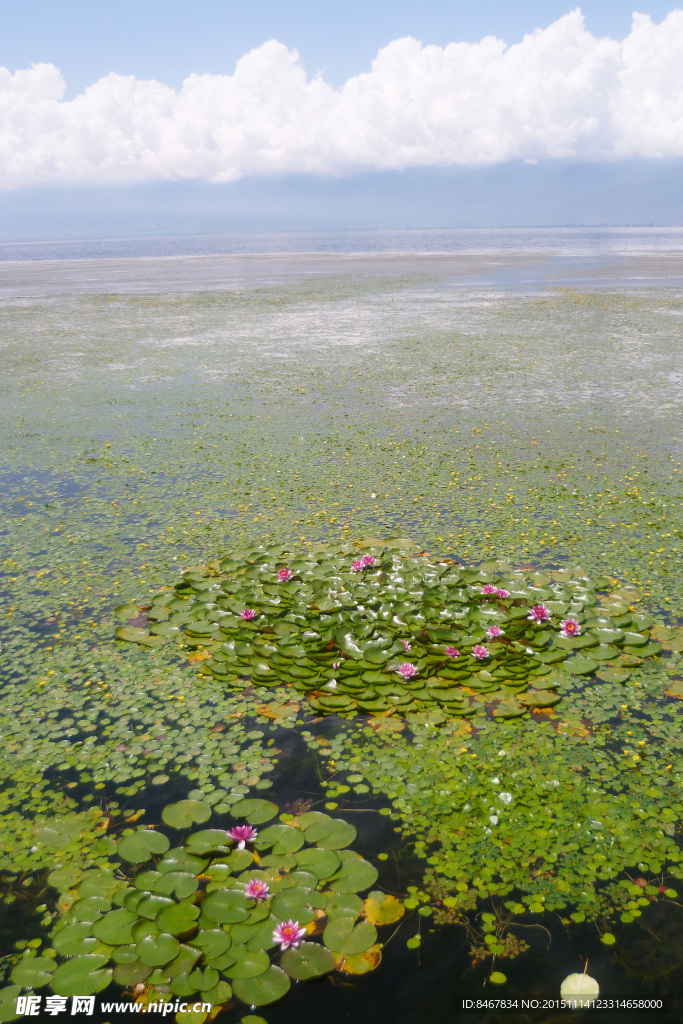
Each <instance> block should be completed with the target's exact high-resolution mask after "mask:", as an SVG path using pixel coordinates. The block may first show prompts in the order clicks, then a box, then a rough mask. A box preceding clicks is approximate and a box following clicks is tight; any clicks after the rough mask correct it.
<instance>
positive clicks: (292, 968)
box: [280, 942, 334, 981]
mask: <svg viewBox="0 0 683 1024" xmlns="http://www.w3.org/2000/svg"><path fill="white" fill-rule="evenodd" d="M280 965H281V967H282V969H283V971H285V973H286V974H288V975H289V976H290V978H294V979H295V981H308V980H309V979H310V978H320V977H322V975H324V974H329V972H330V971H333V970H334V956H333V955H332V953H331V952H330V951H329V949H326V948H325V946H321V945H320V944H319V943H318V942H302V943H301V945H300V946H299V947H298V948H297V949H287V950H285V952H284V953H283V955H282V957H281V959H280Z"/></svg>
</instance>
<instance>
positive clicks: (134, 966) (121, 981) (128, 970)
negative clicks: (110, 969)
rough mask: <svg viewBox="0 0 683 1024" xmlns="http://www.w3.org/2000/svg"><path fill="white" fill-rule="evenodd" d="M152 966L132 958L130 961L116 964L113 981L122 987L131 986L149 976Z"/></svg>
mask: <svg viewBox="0 0 683 1024" xmlns="http://www.w3.org/2000/svg"><path fill="white" fill-rule="evenodd" d="M151 973H152V968H151V967H150V966H149V965H148V964H143V963H142V962H141V961H140V960H133V961H132V962H131V963H125V964H117V965H116V967H115V968H114V981H115V982H116V984H117V985H121V986H122V987H123V988H132V986H133V985H140V984H142V983H143V982H144V981H146V980H147V978H149V976H150V974H151Z"/></svg>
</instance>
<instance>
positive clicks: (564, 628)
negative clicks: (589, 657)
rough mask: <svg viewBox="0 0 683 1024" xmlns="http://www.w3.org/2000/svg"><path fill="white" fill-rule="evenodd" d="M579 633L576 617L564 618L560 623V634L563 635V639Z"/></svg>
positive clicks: (579, 627)
mask: <svg viewBox="0 0 683 1024" xmlns="http://www.w3.org/2000/svg"><path fill="white" fill-rule="evenodd" d="M580 633H581V626H580V625H579V624H578V622H577V621H576V619H565V620H564V622H561V623H560V636H563V637H564V638H565V640H571V638H572V637H573V636H579V635H580Z"/></svg>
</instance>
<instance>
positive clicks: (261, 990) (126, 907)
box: [3, 798, 403, 1019]
mask: <svg viewBox="0 0 683 1024" xmlns="http://www.w3.org/2000/svg"><path fill="white" fill-rule="evenodd" d="M232 814H233V815H234V816H236V817H242V818H245V819H246V821H247V822H248V824H246V825H237V826H233V827H231V828H228V829H225V828H208V829H203V830H201V831H198V832H190V833H189V834H188V835H186V836H185V838H184V841H183V842H182V843H181V844H180V845H178V846H173V847H172V846H171V841H170V839H169V838H168V836H167V835H166V834H165V833H163V832H160V831H158V830H156V829H149V828H146V829H145V828H138V829H137V830H136V831H133V830H129V831H127V832H126V833H124V835H123V836H122V837H121V838H120V839H119V841H118V843H117V844H115V847H114V851H113V853H112V855H111V857H110V860H109V862H108V863H107V864H106V865H102V866H101V867H100V868H99V869H94V870H90V871H87V872H85V874H83V875H82V876H80V877H79V878H78V879H77V881H76V882H75V884H74V885H73V887H71V886H69V887H67V888H66V889H65V890H64V891H63V892H62V893H61V895H60V897H59V901H58V906H59V909H60V911H61V913H60V915H59V917H58V919H57V922H56V924H55V925H54V927H53V929H52V931H51V934H50V939H49V941H50V945H49V947H47V948H44V949H43V950H42V951H41V952H40V954H38V952H37V946H40V943H37V944H35V943H34V944H32V945H31V946H30V947H29V948H26V949H25V950H24V952H23V954H22V955H21V956H20V957H19V959H18V960H17V962H16V963H15V966H14V967H13V969H12V972H11V976H10V990H11V992H10V995H11V996H12V997H14V996H16V995H17V994H20V993H21V992H22V991H23V990H24V989H31V990H33V989H41V988H47V989H49V990H50V991H52V992H54V993H56V994H57V995H60V996H72V995H89V994H92V993H96V992H101V991H102V990H103V989H105V988H106V987H107V986H108V985H109V984H110V983H111V982H112V981H113V982H115V983H116V984H118V985H121V986H124V987H126V988H129V989H132V990H133V992H134V993H135V995H136V998H138V999H140V1000H142V1001H143V1002H149V1001H150V1000H154V1001H162V1002H164V1001H172V1000H173V999H175V998H176V997H181V998H183V999H191V998H192V997H193V996H195V995H196V996H197V998H199V999H201V1000H202V1001H204V1002H209V1003H211V1004H212V1005H213V1006H214V1008H215V1007H219V1006H221V1005H222V1004H225V1003H227V1002H228V1001H229V1000H230V999H231V998H232V997H233V996H234V997H236V998H237V999H240V1000H242V1002H244V1003H246V1004H248V1005H254V1006H263V1005H266V1004H268V1003H271V1002H274V1001H275V1000H277V999H280V998H281V997H282V996H284V995H285V994H286V992H287V991H288V989H289V987H290V979H295V980H297V981H305V980H309V979H311V978H318V977H321V976H323V975H325V974H328V973H329V972H331V971H334V970H339V971H343V972H345V973H349V974H353V973H365V972H366V971H367V970H370V969H373V968H374V967H376V966H377V965H378V964H379V962H380V960H381V952H380V947H379V946H378V944H377V928H376V926H381V925H383V924H390V923H392V922H394V921H396V920H398V918H399V917H400V916H401V915H402V913H403V907H402V905H401V904H400V902H399V901H398V900H396V899H395V898H394V897H386V896H385V894H384V893H382V892H377V891H373V892H371V893H370V895H369V896H368V897H367V899H366V900H365V901H363V899H361V898H360V897H359V896H358V893H359V892H362V891H364V890H368V889H371V887H372V886H373V885H374V883H375V881H376V879H377V870H376V869H375V868H374V867H373V866H372V864H370V863H369V862H368V861H366V860H364V859H363V858H362V857H361V856H359V855H358V854H357V853H354V852H353V850H350V849H349V846H350V845H351V843H353V841H354V840H355V838H356V829H355V828H354V826H353V825H351V824H349V823H348V822H346V821H344V820H343V819H341V818H333V817H330V816H329V815H327V814H324V813H322V812H320V811H309V812H307V813H305V814H301V815H298V816H296V817H293V816H292V815H287V814H285V815H282V816H280V819H279V820H277V814H278V808H277V806H276V804H274V803H272V802H271V801H269V800H264V799H262V798H245V799H242V800H240V801H238V802H237V803H235V804H234V805H233V807H232ZM209 815H210V808H209V806H208V805H206V804H202V802H201V801H197V800H182V801H178V802H176V803H175V804H170V805H168V806H167V807H166V808H165V809H164V812H163V815H162V817H163V820H164V821H165V822H166V823H168V824H169V825H170V826H171V827H173V828H177V829H184V828H185V827H186V825H187V824H188V823H190V822H191V821H192V820H198V819H202V820H208V817H209ZM283 819H284V820H283ZM268 822H273V823H272V824H267V823H268ZM262 824H266V826H267V827H265V828H263V829H259V830H258V834H257V830H256V829H255V828H254V826H255V825H262ZM247 833H248V834H247ZM236 838H237V839H239V842H238V844H237V847H235V846H234V840H235V839H236ZM246 842H248V843H249V844H253V846H254V849H253V850H252V849H247V848H246V847H245V845H244V844H245V843H246ZM131 869H133V870H134V873H133V874H131ZM51 878H52V881H53V883H55V884H56V883H57V881H58V880H59V875H58V873H55V874H53V875H52V876H51ZM65 880H66V881H67V883H68V882H72V883H73V881H74V876H73V874H71V873H69V872H67V873H66V876H65ZM385 901H389V902H388V903H385ZM359 919H360V920H359ZM275 946H279V950H280V953H281V954H282V955H281V956H280V957H279V958H278V959H276V960H275V961H274V960H273V959H272V955H273V954H272V952H271V951H272V950H273V948H274V947H275ZM6 991H7V990H6ZM5 1001H7V1000H5ZM3 1019H13V1018H12V1017H11V1016H10V1017H7V1018H3Z"/></svg>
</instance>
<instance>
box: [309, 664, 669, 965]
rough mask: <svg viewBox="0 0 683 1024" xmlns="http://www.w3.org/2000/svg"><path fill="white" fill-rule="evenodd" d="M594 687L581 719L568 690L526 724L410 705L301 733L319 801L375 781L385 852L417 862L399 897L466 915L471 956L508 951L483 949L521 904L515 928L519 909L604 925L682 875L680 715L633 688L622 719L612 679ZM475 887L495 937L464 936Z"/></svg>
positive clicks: (665, 895) (624, 918)
mask: <svg viewBox="0 0 683 1024" xmlns="http://www.w3.org/2000/svg"><path fill="white" fill-rule="evenodd" d="M600 688H601V690H603V691H604V693H603V695H602V696H601V704H602V705H603V715H604V718H603V720H602V721H601V720H600V714H599V712H598V714H597V715H596V719H597V721H595V722H592V721H591V720H590V719H591V716H592V708H591V707H590V706H586V705H585V704H584V707H583V713H584V715H585V716H586V717H585V718H584V719H581V718H580V717H579V715H578V714H577V707H579V706H580V701H581V695H580V694H576V695H573V697H571V698H568V703H570V704H571V703H572V701H573V703H574V706H573V707H569V708H567V712H568V714H567V717H564V716H562V717H561V716H559V715H555V716H554V717H553V718H552V719H546V720H544V721H541V722H539V723H535V722H532V721H530V720H529V719H526V720H523V719H522V720H513V721H506V722H503V723H499V724H496V725H494V724H493V723H492V722H491V721H490V720H489V719H487V718H484V717H481V716H480V717H479V718H478V719H476V720H475V721H474V722H469V721H456V720H452V721H448V722H445V723H443V725H442V726H441V728H440V729H436V728H435V727H434V724H435V723H434V722H433V721H432V719H431V718H430V716H429V715H424V716H422V717H421V719H420V717H419V716H414V717H413V721H412V723H411V731H410V732H409V731H408V730H407V728H406V727H405V726H404V725H403V723H401V722H400V721H396V720H394V719H375V720H372V721H370V722H369V723H367V724H365V725H364V726H362V725H361V723H359V722H353V723H350V724H349V725H347V727H346V729H345V730H344V731H343V732H338V733H337V734H336V735H335V736H334V737H333V738H332V739H331V740H330V739H327V738H325V737H324V736H322V737H316V736H314V735H313V734H312V733H310V732H308V733H306V734H305V735H306V736H307V740H308V742H309V744H310V745H311V746H312V747H313V748H314V749H315V750H317V751H318V754H319V756H320V758H321V766H324V765H325V764H326V765H327V766H328V771H327V773H326V774H327V780H326V783H325V784H326V786H327V789H328V796H329V798H330V801H331V803H330V804H328V806H333V807H334V806H336V803H335V801H336V800H339V799H340V798H341V799H346V800H351V801H355V800H357V799H360V800H364V799H367V798H368V797H370V798H375V799H376V798H377V797H378V796H380V795H381V797H382V798H384V799H386V800H388V801H389V806H385V807H383V808H381V809H380V814H385V815H388V816H389V817H390V818H391V819H393V820H394V821H395V822H396V831H397V832H398V833H399V834H400V836H401V840H400V841H398V842H397V843H396V846H395V847H394V848H393V850H390V851H389V855H391V856H394V857H396V858H397V859H398V860H399V862H400V861H401V859H404V858H405V857H406V856H411V855H413V856H414V855H417V856H418V857H420V858H422V859H423V860H424V862H425V872H424V881H423V884H422V886H421V887H420V888H418V887H415V888H414V890H413V891H412V894H411V897H410V899H409V900H407V901H406V903H405V905H406V907H407V908H408V909H410V908H411V907H417V906H418V905H421V906H422V907H423V908H424V910H425V913H426V914H428V915H431V914H432V913H433V914H434V920H436V922H437V923H441V924H443V923H459V924H462V925H464V926H465V927H467V929H468V931H470V933H471V936H472V942H473V947H474V948H475V949H476V950H477V956H476V957H475V959H477V958H478V959H481V957H482V954H481V950H482V948H483V949H484V950H486V945H484V946H483V947H482V942H485V943H486V944H491V943H493V946H494V947H496V948H492V950H491V951H490V952H493V953H494V954H498V955H510V953H509V951H508V952H507V953H505V954H504V953H503V951H502V950H501V949H498V948H497V947H498V946H501V945H503V944H504V941H503V940H504V939H505V936H506V934H507V932H508V930H509V928H510V926H511V925H512V924H513V923H514V921H515V919H517V918H519V917H520V916H524V918H525V925H524V926H525V927H526V925H527V924H528V923H529V922H528V915H541V914H543V913H545V912H553V913H555V914H557V915H559V916H560V917H561V918H562V919H563V921H564V923H565V924H566V925H567V926H570V925H571V924H572V922H574V923H577V924H578V923H580V922H583V921H591V922H595V924H596V926H597V927H598V930H599V932H600V933H601V934H602V933H605V932H606V933H607V934H611V932H610V931H609V928H610V927H611V923H612V922H616V923H617V924H619V922H621V924H624V925H625V924H629V923H630V922H632V921H634V920H636V919H637V918H639V917H640V916H641V914H642V913H643V909H644V908H647V907H649V906H650V905H651V904H653V903H656V902H657V901H661V900H665V901H666V900H669V899H674V900H675V899H676V896H677V893H676V890H675V889H674V888H672V887H671V882H672V881H673V879H683V854H682V853H681V849H680V845H679V842H678V837H679V835H680V821H681V819H682V818H683V796H682V795H681V789H680V785H679V782H678V773H679V772H680V770H681V768H683V742H682V741H681V738H680V731H679V727H678V722H677V720H676V718H675V717H674V716H670V715H669V714H668V713H667V708H666V706H663V705H661V704H660V705H659V706H657V705H656V704H655V702H654V699H653V695H652V694H646V695H644V701H643V702H644V703H645V704H647V703H648V702H649V709H648V710H649V716H648V719H645V718H641V720H640V722H639V724H636V723H635V722H634V721H633V720H632V719H631V717H630V716H627V715H625V711H626V710H627V709H628V705H626V704H620V703H618V701H619V699H620V698H619V696H618V690H619V687H618V686H616V685H611V686H610V684H607V683H605V684H602V686H601V687H600ZM622 693H623V690H622ZM636 703H637V705H638V706H639V705H640V703H641V701H640V699H636ZM598 707H599V706H598ZM610 720H611V724H606V721H610ZM323 770H324V767H323ZM667 876H669V878H667ZM482 900H490V901H491V903H492V907H491V910H490V911H488V913H489V914H491V913H492V914H493V917H490V919H488V920H489V924H490V925H491V927H490V928H484V933H485V934H490V935H492V936H497V938H496V939H495V942H494V941H493V939H492V938H489V939H486V940H485V939H484V935H479V938H478V939H477V928H479V929H480V928H481V921H479V922H478V923H476V928H475V927H474V925H475V911H476V910H477V909H481V901H482ZM483 920H484V923H486V920H487V918H486V914H485V915H484V918H483ZM606 941H610V940H609V939H608V940H606ZM611 941H613V940H611Z"/></svg>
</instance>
